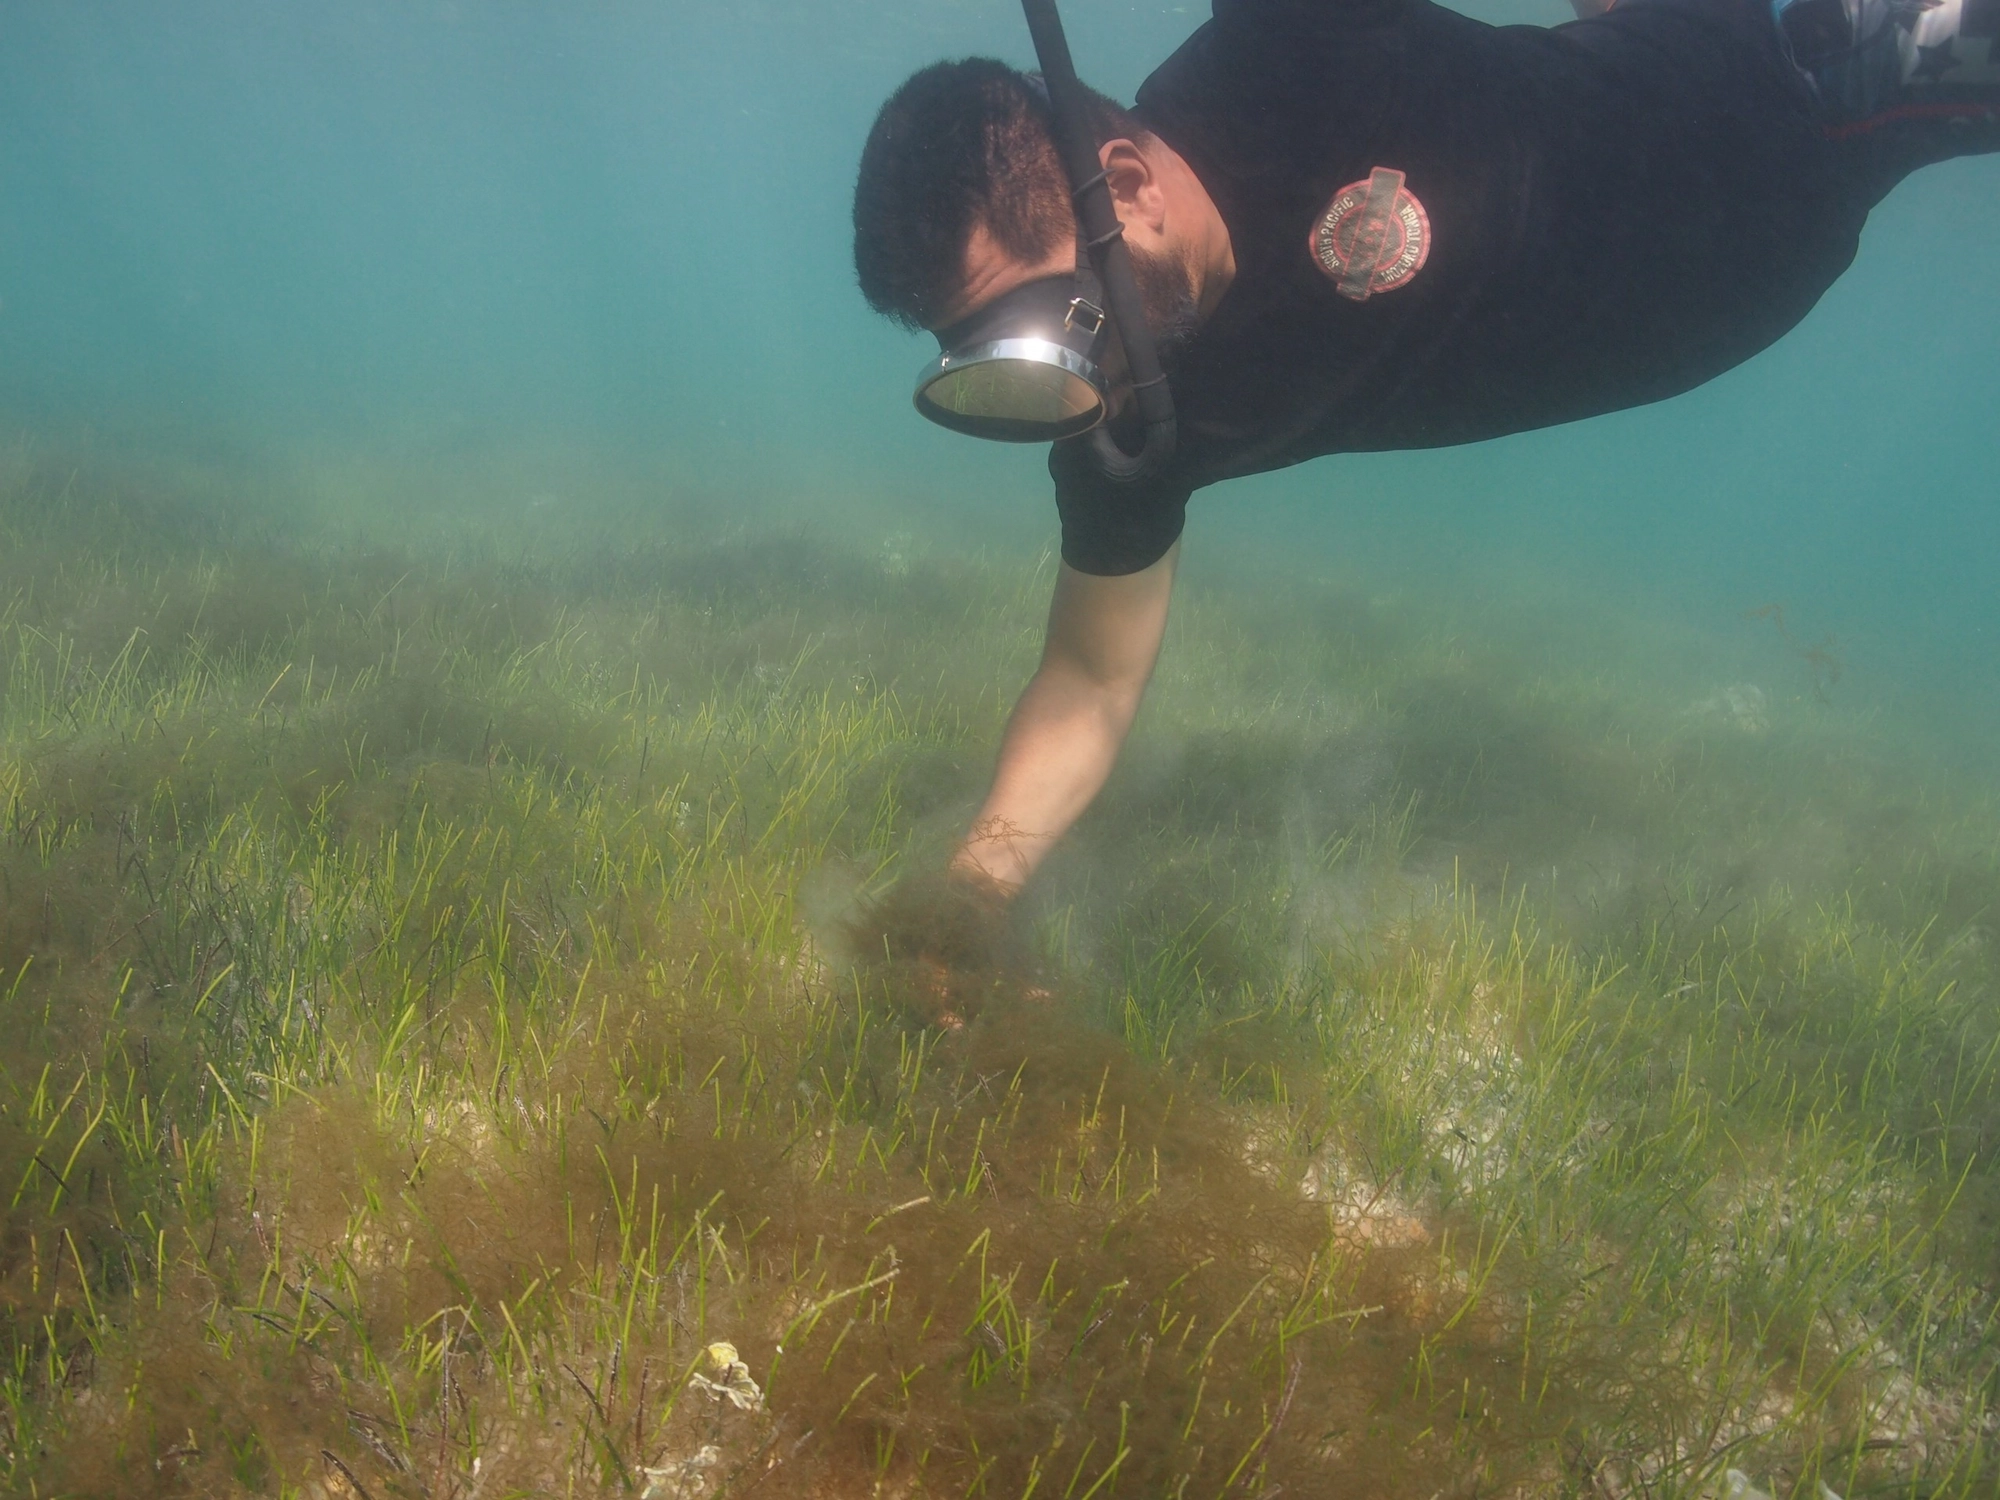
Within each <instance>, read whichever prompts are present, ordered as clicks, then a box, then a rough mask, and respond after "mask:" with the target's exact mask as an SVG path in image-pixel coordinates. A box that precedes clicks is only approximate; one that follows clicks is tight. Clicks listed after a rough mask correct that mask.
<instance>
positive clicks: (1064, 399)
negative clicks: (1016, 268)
mask: <svg viewBox="0 0 2000 1500" xmlns="http://www.w3.org/2000/svg"><path fill="white" fill-rule="evenodd" d="M1096 279H1097V278H1096V277H1095V276H1094V275H1092V274H1091V273H1090V272H1088V271H1082V272H1078V273H1076V274H1073V275H1068V276H1044V277H1040V278H1038V279H1037V280H1034V281H1029V282H1024V283H1022V284H1021V285H1020V286H1017V287H1015V288H1014V289H1013V290H1012V291H1008V292H1004V293H1002V294H1001V295H1000V296H998V297H996V298H994V299H993V300H992V301H991V302H989V303H988V304H987V305H986V306H985V307H982V308H981V309H980V310H979V311H978V312H976V313H974V314H973V315H972V316H971V317H969V318H966V319H963V320H962V321H960V322H957V323H954V324H952V325H951V326H950V327H948V328H941V329H939V330H938V335H937V338H938V345H939V347H940V349H941V351H942V352H941V353H940V354H939V356H938V358H937V359H935V360H933V361H932V362H931V363H930V364H928V365H926V366H925V367H924V370H923V373H922V374H921V375H920V376H918V377H917V392H916V402H917V410H918V411H920V412H922V413H923V414H924V415H925V416H927V417H929V418H930V419H931V420H932V421H933V422H936V423H938V424H939V425H940V426H944V427H949V428H951V429H952V431H954V432H962V433H965V434H967V435H968V436H971V437H982V438H993V439H996V440H997V441H999V442H1003V443H1047V442H1054V441H1057V440H1059V439H1062V438H1069V437H1075V436H1077V435H1078V434H1079V433H1084V432H1088V431H1090V429H1091V428H1093V427H1095V426H1097V424H1098V423H1100V422H1102V421H1103V420H1104V415H1105V410H1106V406H1107V402H1108V397H1109V390H1108V386H1107V384H1106V381H1105V378H1104V373H1103V370H1102V368H1101V364H1100V362H1101V360H1102V358H1103V354H1104V345H1105V344H1106V342H1107V341H1108V339H1109V334H1110V320H1109V318H1108V317H1107V316H1106V314H1105V311H1104V294H1103V293H1102V292H1101V291H1099V290H1098V289H1097V287H1096V285H1095V282H1096ZM1093 294H1095V295H1093Z"/></svg>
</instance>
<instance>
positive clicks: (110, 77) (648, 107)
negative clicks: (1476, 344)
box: [0, 0, 2000, 731]
mask: <svg viewBox="0 0 2000 1500" xmlns="http://www.w3.org/2000/svg"><path fill="white" fill-rule="evenodd" d="M1069 11H1070V15H1069V24H1070V28H1071V31H1072V33H1073V42H1074V46H1075V50H1076V53H1077V56H1078V58H1079V59H1080V63H1081V66H1082V68H1083V71H1084V72H1085V74H1086V75H1087V76H1088V77H1089V78H1091V79H1092V80H1093V81H1095V82H1098V83H1099V84H1101V85H1102V86H1104V87H1105V88H1107V89H1109V90H1111V91H1113V92H1116V93H1118V94H1120V95H1121V96H1124V97H1129V96H1130V94H1131V92H1132V90H1133V89H1134V88H1135V87H1136V85H1137V84H1138V82H1139V81H1140V80H1141V79H1142V78H1143V77H1144V76H1145V74H1146V72H1147V71H1148V70H1149V69H1150V67H1151V66H1152V65H1153V64H1154V63H1155V62H1156V61H1158V60H1159V59H1160V58H1161V57H1163V56H1164V55H1165V54H1166V53H1167V52H1168V51H1169V50H1170V49H1171V48H1172V47H1173V45H1174V44H1175V43H1176V42H1177V41H1178V39H1179V38H1180V37H1181V36H1183V35H1184V34H1185V33H1186V32H1187V31H1188V30H1189V29H1190V28H1191V27H1192V26H1193V25H1194V24H1195V23H1196V21H1197V20H1198V19H1199V17H1200V15H1201V12H1202V7H1200V6H1197V5H1183V6H1167V5H1159V4H1151V3H1146V4H1132V5H1126V4H1118V5H1112V4H1108V3H1101V0H1076V3H1073V4H1072V5H1071V6H1070V7H1069ZM1475 13H1477V14H1480V15H1482V16H1485V17H1487V18H1489V19H1494V20H1506V21H1527V22H1539V23H1552V22H1555V21H1557V20H1560V19H1562V18H1563V17H1564V15H1566V10H1565V9H1564V8H1563V7H1561V6H1560V5H1558V4H1555V3H1553V0H1547V3H1541V0H1537V3H1528V0H1519V3H1514V4H1509V5H1506V6H1498V5H1491V6H1486V7H1484V8H1475ZM0 17H4V28H5V36H6V45H5V47H4V49H0V205H4V217H0V423H4V424H5V426H6V427H7V428H8V429H9V430H12V431H25V432H32V433H36V434H38V435H46V434H52V433H55V434H68V435H72V436H73V435H76V434H87V435H88V436H89V437H90V438H91V439H92V440H93V441H99V442H103V441H110V442H115V443H121V444H122V443H131V444H135V445H137V446H138V447H139V448H140V449H141V450H142V451H145V450H161V451H165V450H181V451H188V452H193V453H197V454H205V455H209V456H211V457H216V456H219V457H220V458H221V459H222V460H223V461H226V462H239V461H240V462H243V463H245V464H249V465H254V466H263V467H265V468H266V469H269V468H272V467H275V468H276V469H277V470H278V471H280V472H286V471H297V470H302V469H308V468H310V467H311V466H312V465H314V464H320V463H324V462H326V461H328V458H329V456H330V455H338V456H339V457H340V458H341V459H343V460H351V459H355V458H360V459H364V460H367V461H370V462H379V463H381V464H384V465H388V466H392V467H393V466H394V465H397V464H401V463H406V462H420V463H422V464H424V465H427V466H429V467H428V472H433V473H435V472H439V471H443V472H450V471H451V469H452V468H453V466H455V465H469V464H475V463H476V465H477V466H478V467H479V468H480V471H481V473H482V474H483V475H486V474H491V473H494V472H501V473H506V472H513V473H515V474H517V475H518V484H515V483H514V482H513V481H508V482H503V483H499V484H497V485H496V484H493V483H489V482H487V481H485V480H482V482H481V485H480V486H479V490H478V492H479V498H478V500H477V501H476V503H490V504H496V505H505V504H513V503H523V502H522V497H524V496H525V497H528V499H527V501H526V502H525V503H533V502H534V501H536V500H539V501H540V502H541V503H543V504H548V503H560V502H561V501H562V500H563V499H564V498H565V491H566V489H567V488H569V487H571V486H573V485H574V484H576V483H580V482H583V481H581V480H579V479H578V478H577V475H576V468H577V465H578V464H579V463H580V462H583V459H580V457H579V456H580V455H583V456H587V465H586V467H588V466H596V467H597V468H599V469H603V470H616V471H619V472H621V473H626V474H630V475H633V476H637V479H636V482H637V483H638V484H639V486H640V488H641V490H642V492H649V487H650V489H652V490H657V491H658V492H660V493H665V492H667V491H676V492H681V493H699V494H701V495H704V496H707V497H709V498H710V499H711V500H712V501H713V502H714V503H717V504H720V505H722V506H724V507H726V508H728V509H729V510H731V511H738V512H741V513H743V514H745V515H746V516H750V517H755V516H759V515H762V514H766V513H768V512H769V511H770V510H772V509H773V508H781V507H782V508H792V509H797V508H801V507H803V508H806V509H808V510H811V511H813V512H816V513H820V514H824V515H828V516H831V517H833V518H835V519H836V520H837V519H840V518H841V517H842V516H843V514H844V513H845V512H846V511H848V510H852V511H853V512H854V514H855V515H856V516H865V517H866V518H867V519H866V524H867V525H869V526H875V527H881V528H885V529H895V528H896V527H898V526H903V525H907V526H911V527H914V528H916V529H918V530H920V531H922V532H923V533H925V534H927V535H936V536H938V537H941V538H945V539H947V540H949V541H957V542H962V543H966V544H972V543H982V544H983V543H989V542H997V543H999V544H1001V545H1004V546H1009V547H1022V548H1032V547H1035V546H1038V545H1040V544H1042V543H1043V542H1045V541H1046V540H1047V539H1048V538H1050V537H1052V535H1053V527H1054V512H1053V508H1052V506H1051V505H1050V503H1049V498H1048V494H1047V485H1046V481H1045V479H1044V477H1043V475H1042V472H1041V461H1040V457H1039V454H1037V453H1031V452H1003V451H996V450H994V449H991V448H986V447H978V446H974V445H970V444H967V443H966V442H965V441H964V440H962V439H956V438H953V437H951V436H949V435H947V434H944V433H941V432H935V431H932V430H930V429H929V428H927V427H926V426H925V425H924V424H923V423H921V422H920V421H918V420H917V419H915V418H914V417H913V416H911V414H910V412H909V407H908V399H907V395H908V383H909V379H910V376H911V372H912V370H913V368H914V367H915V365H916V364H917V363H918V361H919V360H920V358H921V356H922V352H923V348H924V342H923V341H922V340H920V339H917V338H914V337H911V336H908V335H905V334H902V333H900V332H899V331H897V330H895V329H893V328H891V327H889V326H888V325H886V324H885V323H883V322H881V321H880V320H878V319H876V318H874V317H873V316H872V315H871V314H870V313H869V312H868V311H867V310H866V309H865V308H864V307H863V306H862V304H861V300H860V298H859V296H858V295H857V294H856V293H855V291H854V289H853V286H852V274H851V271H850V266H849V258H848V229H847V213H848V194H849V190H850V186H851V182H852V174H853V168H854V164H855V160H856V157H857V154H858V151H859V146H860V141H861V139H862V136H863V133H864V131H865V130H866V127H867V124H868V122H869V119H870V118H871V116H872V113H873V111H874V109H875V107H876V105H877V104H878V103H879V101H880V100H881V99H882V97H883V96H884V95H885V94H886V93H887V91H888V90H889V89H891V88H892V87H893V86H894V85H895V83H896V82H897V81H899V80H900V79H901V78H902V77H903V76H904V75H905V74H906V73H907V72H909V71H910V70H911V69H913V68H914V67H916V66H918V65H920V64H922V63H924V62H926V61H928V60H931V59H933V58H936V57H938V56H941V55H957V54H966V53H995V54H998V55H1000V56H1003V57H1006V58H1009V59H1011V60H1014V61H1016V62H1020V63H1026V62H1027V61H1028V56H1027V43H1026V39H1025V36H1024V34H1023V28H1022V26H1021V24H1020V19H1019V16H1018V13H1017V12H1016V11H1015V10H1014V8H1013V7H1011V6H1010V5H1008V4H1006V3H1002V0H988V3H980V4H967V3H945V0H939V3H931V4H909V3H903V4H895V5H885V4H869V5H859V4H853V3H843V4H838V5H828V4H819V3H806V0H796V3H781V0H758V3H739V4H722V3H708V0H701V3H690V0H667V3H664V4H652V5H640V4H628V3H593V4H585V5H562V6H557V5H553V4H541V5H530V4H520V3H497V4H486V3H472V0H451V3H429V0H427V3H422V4H395V5H390V4H342V5H339V6H333V5H305V4H296V3H288V4H269V3H255V4H252V3H247V0H195V3H190V4H181V5H176V6H173V7H171V8H165V7H149V6H142V5H138V4H131V3H125V4H118V3H101V0H90V3H66V4H63V5H60V6H57V5H49V4H42V3H33V0H8V3H6V4H5V5H4V7H0ZM1996 241H2000V162H1995V161H1990V160H1988V161H1977V160H1975V161H1962V162H1956V163H1951V164H1948V165H1946V166H1944V167H1940V168H1933V169H1931V170H1929V171H1928V172H1926V173H1924V174H1922V175H1921V176H1920V177H1919V178H1917V179H1914V180H1912V181H1910V182H1908V183H1906V184H1905V185H1904V186H1903V187H1902V188H1901V189H1900V190H1899V191H1898V192H1897V193H1896V194H1895V195H1894V196H1893V197H1892V198H1891V199H1890V201H1889V202H1888V203H1886V204H1885V205H1883V207H1882V208H1881V209H1880V210H1879V211H1878V212H1877V214H1876V216H1875V219H1874V221H1873V223H1872V224H1871V227H1870V230H1869V233H1868V236H1867V239H1866V242H1865V244H1864V247H1863V252H1862V255H1861V258H1860V261H1859V263H1858V264H1857V265H1856V266H1855V267H1854V269H1853V270H1852V271H1851V272H1850V273H1849V275H1848V276H1847V278H1846V279H1845V280H1844V281H1843V282H1841V283H1840V285H1839V286H1838V287H1837V288H1836V289H1835V290H1834V291H1833V293H1832V294H1831V295H1830V296H1828V297H1827V298H1826V299H1825V302H1824V303H1823V305H1822V306H1821V307H1820V308H1819V309H1818V310H1817V311H1816V312H1815V313H1814V314H1813V316H1812V317H1811V318H1810V319H1809V320H1808V321H1807V323H1806V324H1805V326H1804V327H1802V328H1801V329H1799V330H1798V331H1796V332H1795V333H1794V334H1793V335H1792V336H1791V337H1789V338H1788V339H1786V340H1785V341H1784V342H1783V343H1782V344H1781V345H1780V346H1778V347H1777V348H1776V349H1774V350H1772V351H1770V352H1768V353H1766V354H1765V355H1764V356H1762V357H1761V358H1759V359H1757V360H1755V361H1753V362H1752V363H1751V364H1750V365H1748V366H1747V367H1745V368H1743V369H1740V370H1738V371H1736V372H1734V373H1732V374H1730V375H1728V376H1727V377H1725V378H1723V379H1721V380H1718V381H1716V382H1714V383H1713V384H1712V385H1710V386H1708V387H1707V388H1705V389H1703V390H1701V391H1698V392H1696V393H1694V394H1692V395H1689V396H1685V397H1682V398H1680V399H1677V400H1674V401H1671V402H1668V403H1666V404H1664V405H1660V406H1657V407H1654V408H1651V409H1648V410H1643V411H1637V412H1633V413H1628V414H1624V415H1619V416H1613V417H1609V418H1605V419H1600V420H1597V421H1593V422H1590V423H1586V424H1582V425H1579V426H1574V427H1569V428H1564V429H1559V430H1555V431H1549V432H1544V433H1539V434H1530V435H1527V436H1523V437H1519V438H1514V439H1510V440H1506V441H1502V442H1498V443H1493V444H1488V445H1482V446H1480V447H1478V448H1474V449H1463V450H1456V451H1448V452H1435V453H1425V454H1416V455H1383V456H1369V457H1359V458H1344V459H1343V458H1334V459H1327V460H1321V461H1320V462H1318V463H1315V464H1312V465H1309V466H1307V467H1305V468H1303V469H1300V470H1296V471H1293V472H1290V473H1285V474H1281V475H1277V476H1268V477H1265V478H1262V479H1258V480H1254V481H1249V482H1244V483H1239V484H1236V485H1232V486H1228V487H1225V488H1221V489H1216V490H1211V491H1209V492H1207V493H1205V494H1204V495H1202V496H1201V497H1199V498H1198V500H1197V502H1196V504H1195V506H1194V508H1193V512H1192V514H1193V520H1192V524H1191V529H1190V534H1189V548H1190V555H1191V558H1192V559H1193V560H1194V565H1195V566H1197V567H1198V566H1200V565H1201V560H1202V559H1203V558H1205V557H1216V556H1220V555H1223V554H1225V553H1228V554H1234V556H1235V558H1236V561H1237V564H1238V566H1241V567H1251V568H1254V567H1255V566H1257V565H1258V563H1259V560H1260V559H1274V558H1275V557H1277V556H1278V554H1279V553H1280V552H1283V553H1284V554H1285V556H1286V557H1287V560H1288V562H1289V563H1291V564H1293V565H1297V564H1300V563H1303V564H1304V565H1306V566H1308V567H1324V568H1326V569H1328V570H1331V571H1334V572H1351V573H1353V574H1354V575H1355V576H1357V577H1359V578H1362V579H1364V580H1366V581H1367V582H1368V583H1369V585H1370V586H1371V587H1376V588H1382V589H1390V590H1393V589H1394V588H1396V587H1397V586H1399V584H1401V583H1404V582H1417V581H1421V582H1424V583H1435V582H1438V581H1439V580H1444V581H1447V582H1448V583H1450V584H1451V585H1452V586H1454V587H1462V588H1463V589H1465V590H1468V591H1472V592H1474V593H1477V592H1478V591H1480V590H1484V589H1502V590H1505V589H1512V588H1520V587H1525V588H1528V589H1530V590H1539V591H1544V592H1547V593H1550V594H1553V595H1555V596H1557V597H1560V596H1562V595H1564V594H1566V593H1568V592H1570V591H1580V592H1581V593H1582V594H1584V595H1587V596H1589V597H1606V596H1608V597H1612V598H1615V599H1619V600H1626V601H1633V602H1635V603H1639V604H1643V606H1644V607H1645V608H1648V609H1652V610H1659V611H1664V612H1667V613H1673V614H1681V615H1685V616H1686V617H1688V618H1689V619H1691V620H1692V621H1694V622H1695V623H1697V624H1701V623H1703V622H1707V623H1710V624H1714V625H1715V626H1716V628H1717V629H1718V630H1721V631H1723V632H1724V633H1725V634H1726V633H1727V632H1729V631H1732V630H1735V629H1737V628H1738V625H1739V623H1740V621H1739V617H1740V615H1741V613H1742V612H1743V611H1744V610H1746V609H1749V608H1753V607H1756V606H1759V605H1763V604H1766V603H1769V602H1772V601H1782V602H1783V603H1784V604H1785V605H1786V607H1787V610H1788V615H1789V618H1791V619H1792V620H1793V621H1794V622H1795V624H1796V626H1797V629H1798V631H1799V633H1800V634H1801V635H1802V636H1810V637H1812V638H1815V639H1816V638H1818V637H1820V636H1821V635H1823V634H1825V633H1828V632H1830V633H1832V635H1833V636H1834V637H1835V638H1836V640H1837V641H1838V642H1839V643H1840V644H1841V649H1842V651H1843V653H1844V659H1845V661H1846V664H1847V667H1848V676H1847V678H1846V681H1847V682H1848V683H1849V684H1850V690H1851V691H1855V692H1868V693H1880V694H1882V695H1883V696H1884V701H1885V702H1887V701H1890V700H1891V699H1894V701H1895V702H1897V703H1898V704H1906V705H1912V706H1911V708H1910V711H1912V712H1915V713H1917V714H1919V715H1922V714H1927V713H1935V714H1936V715H1937V717H1938V722H1939V723H1940V724H1943V723H1945V722H1947V721H1949V722H1951V723H1953V724H1957V725H1960V726H1962V727H1964V728H1966V729H1970V730H1975V731H1976V730H1978V729H1979V728H1982V727H1984V726H1985V725H1987V724H1989V723H1990V722H1991V718H1992V715H1993V712H1994V710H1993V708H1992V705H1993V704H1994V703H1995V702H1996V701H1997V700H2000V692H1996V688H2000V668H1996V667H1995V665H1994V660H1995V653H1994V646H1995V644H1996V637H1995V621H1996V614H1997V613H2000V612H1996V610H1995V609H1994V607H1993V603H1992V597H1991V589H1990V581H1991V579H1992V578H1993V576H1994V575H1995V573H1996V571H2000V507H1996V504H1995V500H1994V496H1995V493H1996V488H1995V481H1994V465H1995V459H1996V453H1995V435H1994V434H1995V428H1994V420H1993V412H1994V402H1995V397H1996V393H2000V341H1997V340H1996V339H1995V337H1994V328H1995V314H1996V311H2000V287H1996V283H1995V281H1994V278H1993V253H1992V247H1993V246H1994V244H1995V243H1996ZM510 465H512V468H511V470H510V468H509V466H510ZM510 486H511V487H513V488H517V489H518V490H519V492H520V493H519V494H518V495H516V494H510V493H508V492H507V491H508V490H509V488H510ZM1745 628H1748V627H1745ZM1913 688H1917V689H1922V690H1923V696H1922V697H1921V698H1919V699H1910V698H1908V697H1907V694H1908V693H1909V691H1910V690H1911V689H1913ZM1897 694H1904V695H1905V696H1904V697H1902V698H1898V697H1896V695H1897ZM1899 711H1900V710H1899Z"/></svg>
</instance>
